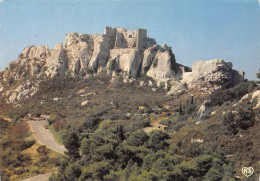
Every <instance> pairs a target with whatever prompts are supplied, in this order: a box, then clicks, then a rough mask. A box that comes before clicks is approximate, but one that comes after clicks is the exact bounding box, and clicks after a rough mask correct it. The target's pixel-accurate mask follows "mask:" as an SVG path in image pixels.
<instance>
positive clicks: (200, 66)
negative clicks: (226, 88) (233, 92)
mask: <svg viewBox="0 0 260 181" xmlns="http://www.w3.org/2000/svg"><path fill="white" fill-rule="evenodd" d="M234 72H235V73H236V74H237V75H236V76H234V75H233V74H234ZM235 78H236V79H235ZM238 79H241V80H243V79H244V73H243V72H242V71H241V73H239V72H237V71H234V70H232V63H231V62H225V61H224V60H222V59H214V60H208V61H198V62H195V63H194V64H193V66H192V72H185V73H184V74H183V79H182V81H183V82H186V83H188V84H198V83H210V84H215V85H223V84H224V83H233V84H236V83H237V82H238V81H237V80H238ZM233 80H234V81H233Z"/></svg>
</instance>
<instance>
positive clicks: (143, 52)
mask: <svg viewBox="0 0 260 181" xmlns="http://www.w3.org/2000/svg"><path fill="white" fill-rule="evenodd" d="M99 72H106V73H107V74H108V75H113V76H119V75H122V76H124V78H128V79H129V78H136V77H140V76H148V77H151V78H153V79H154V80H155V81H157V82H167V83H170V84H172V85H174V84H176V83H181V84H183V83H185V82H186V83H187V84H188V85H191V86H192V85H193V84H197V83H203V82H208V83H210V84H218V85H221V84H223V83H231V84H233V85H234V84H237V83H239V82H241V81H243V80H244V72H243V71H236V70H233V69H232V63H230V62H225V61H224V60H221V59H215V60H210V61H199V62H195V64H194V65H193V67H192V69H191V68H189V67H187V66H184V65H181V64H179V63H177V62H176V59H175V55H174V53H173V51H172V49H171V47H169V46H167V45H163V46H160V45H158V44H157V43H156V41H155V39H153V38H148V37H147V30H146V29H137V30H132V31H127V29H125V28H112V27H105V29H104V34H83V33H76V32H74V33H69V34H67V35H66V40H65V43H64V44H63V43H60V44H58V45H55V47H54V49H49V48H48V46H28V47H26V48H25V49H24V51H23V52H22V53H21V54H20V55H19V57H18V59H17V60H16V61H14V62H11V63H10V65H9V67H8V68H7V69H6V70H5V71H4V72H2V73H1V74H0V75H1V76H0V78H1V79H2V81H7V80H18V79H22V78H24V77H27V76H36V77H50V78H52V77H54V76H59V75H60V76H63V75H70V76H75V75H81V76H86V77H87V76H88V75H90V74H92V75H95V74H97V73H99Z"/></svg>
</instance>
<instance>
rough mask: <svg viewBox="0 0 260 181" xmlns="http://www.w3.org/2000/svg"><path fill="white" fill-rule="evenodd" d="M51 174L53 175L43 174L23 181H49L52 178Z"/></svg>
mask: <svg viewBox="0 0 260 181" xmlns="http://www.w3.org/2000/svg"><path fill="white" fill-rule="evenodd" d="M51 174H52V173H46V174H41V175H37V176H34V177H31V178H28V179H25V180H22V181H48V178H49V176H51Z"/></svg>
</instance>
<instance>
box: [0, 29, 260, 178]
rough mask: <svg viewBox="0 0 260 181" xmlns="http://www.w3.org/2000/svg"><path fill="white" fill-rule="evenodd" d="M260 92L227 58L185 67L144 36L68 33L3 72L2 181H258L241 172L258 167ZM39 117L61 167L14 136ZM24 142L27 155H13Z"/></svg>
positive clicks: (112, 31)
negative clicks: (61, 152)
mask: <svg viewBox="0 0 260 181" xmlns="http://www.w3.org/2000/svg"><path fill="white" fill-rule="evenodd" d="M259 90H260V87H259V83H258V82H254V81H244V72H243V71H237V70H233V69H232V63H230V62H225V61H224V60H222V59H214V60H208V61H198V62H195V63H194V65H193V66H192V68H189V67H187V66H184V65H181V64H180V63H178V62H176V59H175V56H174V53H173V51H172V49H171V48H170V47H168V46H167V45H163V46H160V45H158V44H156V41H155V40H154V39H152V38H148V36H147V32H146V30H144V29H138V30H134V31H127V30H126V29H123V28H111V27H106V28H105V32H104V34H102V35H89V34H80V33H69V34H67V36H66V40H65V43H64V45H63V43H60V44H58V45H56V46H55V47H54V49H52V50H49V48H48V47H47V46H37V47H36V46H30V47H26V48H25V49H24V51H23V52H22V53H21V54H20V55H19V57H18V59H17V60H16V61H14V62H12V63H10V65H9V66H8V67H7V68H6V70H4V71H3V72H1V73H0V116H2V117H4V118H5V119H6V117H9V118H10V119H8V120H9V122H7V121H6V120H5V119H0V126H1V127H3V128H4V129H3V130H4V131H1V132H0V137H1V138H2V141H1V142H0V152H1V154H0V155H2V156H1V158H0V159H2V160H4V165H3V168H1V175H3V178H4V180H8V179H9V178H11V179H12V178H25V177H29V176H30V173H34V174H36V172H35V167H37V168H38V167H39V166H41V165H42V164H43V165H45V166H46V168H47V167H48V169H49V167H50V165H53V164H55V166H57V167H59V171H58V172H57V174H55V175H53V176H52V177H51V180H57V181H58V180H68V181H70V180H113V181H114V180H138V181H139V180H140V181H143V180H155V181H157V180H158V181H159V180H176V181H183V180H191V181H192V180H214V181H220V180H230V181H235V180H255V179H256V178H258V175H257V174H254V175H253V176H252V177H250V178H249V179H247V177H245V176H243V175H242V173H241V167H242V166H243V167H253V168H254V169H255V173H259V170H260V169H259V166H258V165H259V160H260V157H259V152H258V150H259V149H260V147H259V144H258V138H259V120H260V118H259V115H260V92H259ZM42 115H45V117H46V115H47V117H48V120H47V121H48V126H49V129H50V130H52V132H53V133H54V135H55V137H56V138H57V139H58V140H60V141H62V142H63V144H64V146H65V147H66V149H67V150H68V152H67V153H66V156H64V159H63V161H60V159H59V160H58V159H56V160H55V162H54V161H53V160H51V159H50V158H48V157H46V155H45V157H41V158H40V160H39V162H37V163H36V162H34V161H32V160H33V158H32V156H30V155H29V154H27V153H28V150H27V149H32V148H33V147H35V145H34V144H35V142H34V141H32V142H30V143H31V144H26V143H27V142H28V140H27V139H28V137H29V136H30V132H29V130H27V131H26V133H24V134H18V133H19V132H17V134H14V135H16V136H14V137H13V138H12V136H11V135H12V134H13V133H15V132H16V131H15V130H19V131H21V130H25V129H24V128H25V127H26V122H25V121H26V120H28V119H29V118H30V119H31V118H33V119H35V120H38V119H41V117H42ZM6 130H9V131H6ZM13 130H14V131H13ZM21 135H23V136H21ZM30 139H31V138H30ZM32 139H33V138H32ZM17 140H19V141H20V144H22V145H23V144H25V146H23V148H24V149H22V150H21V149H18V148H15V149H10V148H12V146H11V145H15V144H12V143H15V142H17ZM39 154H40V153H39ZM10 155H11V156H10ZM20 157H21V158H22V159H21V160H20V161H19V164H18V163H16V162H15V161H14V160H15V159H16V158H20ZM20 162H21V163H24V165H21V163H20ZM40 163H41V164H40ZM31 164H35V165H33V168H34V169H32V170H30V168H28V169H27V166H29V165H31ZM25 166H26V169H23V168H21V167H25ZM43 170H44V169H43ZM43 170H42V172H43Z"/></svg>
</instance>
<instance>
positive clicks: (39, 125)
mask: <svg viewBox="0 0 260 181" xmlns="http://www.w3.org/2000/svg"><path fill="white" fill-rule="evenodd" d="M27 122H28V125H29V127H30V129H31V131H32V133H33V135H34V137H35V139H36V141H37V142H38V143H40V144H42V145H46V146H47V147H48V148H50V149H52V150H54V151H57V152H59V153H64V152H65V151H66V148H65V147H64V146H63V145H61V144H59V143H57V142H56V140H55V139H54V136H53V135H52V133H51V131H50V130H49V129H45V128H44V125H46V124H47V121H27Z"/></svg>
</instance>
